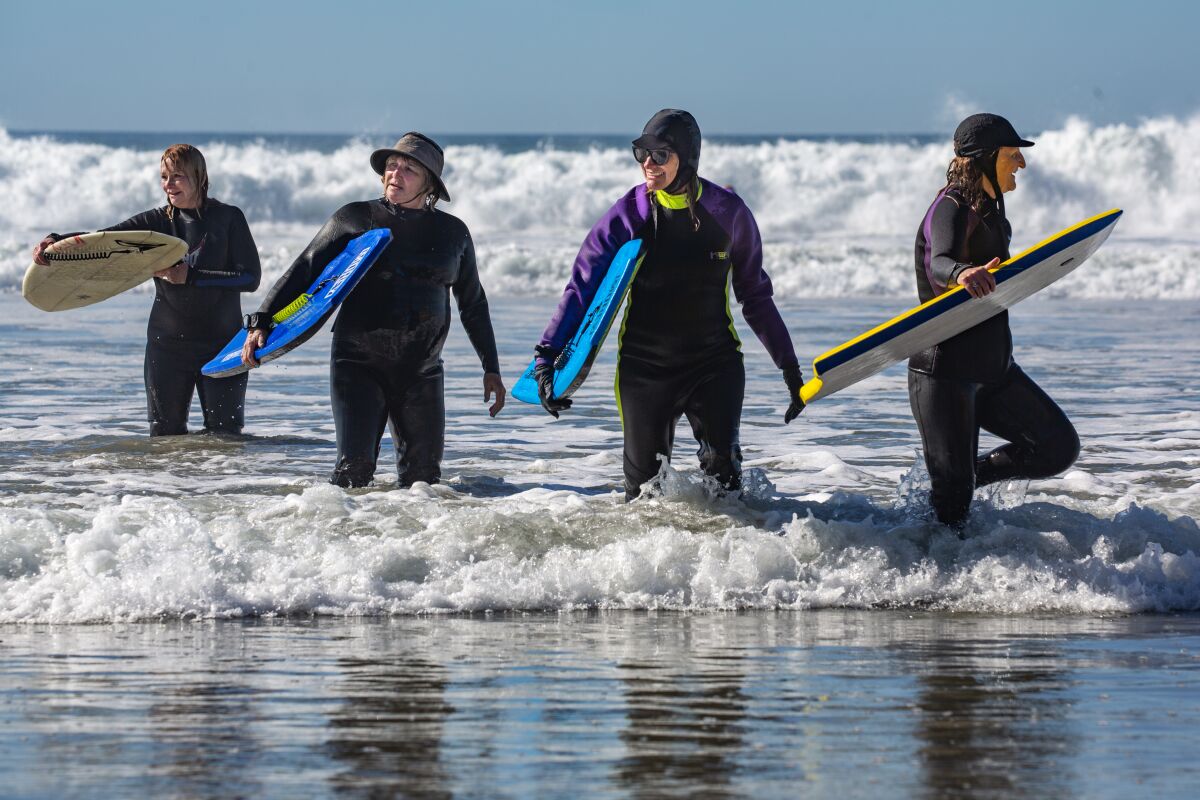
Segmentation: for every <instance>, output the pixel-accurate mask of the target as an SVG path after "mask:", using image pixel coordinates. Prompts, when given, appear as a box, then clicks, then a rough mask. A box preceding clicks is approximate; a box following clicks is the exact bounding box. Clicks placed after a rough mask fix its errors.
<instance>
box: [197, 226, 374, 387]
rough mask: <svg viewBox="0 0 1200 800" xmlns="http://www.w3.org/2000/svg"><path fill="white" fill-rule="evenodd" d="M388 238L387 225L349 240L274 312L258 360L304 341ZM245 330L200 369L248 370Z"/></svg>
mask: <svg viewBox="0 0 1200 800" xmlns="http://www.w3.org/2000/svg"><path fill="white" fill-rule="evenodd" d="M391 241H392V232H391V231H390V230H388V229H387V228H375V229H374V230H370V231H367V232H366V233H364V234H363V235H362V236H359V237H357V238H355V239H352V240H351V241H350V244H348V245H346V249H345V250H343V251H342V252H341V253H339V254H338V255H337V256H336V257H335V258H334V259H333V260H332V261H330V262H329V264H327V265H326V267H325V269H323V270H321V274H320V275H318V276H317V279H316V280H315V281H313V283H312V286H309V287H308V290H307V291H305V292H304V294H302V295H300V296H299V297H297V298H296V299H295V300H293V301H292V302H291V303H289V304H288V305H287V306H286V307H285V308H284V309H282V310H281V311H279V312H278V313H276V314H275V316H274V317H273V319H274V320H275V327H274V328H272V329H271V333H270V335H269V336H268V337H267V341H266V344H264V345H263V346H262V347H261V348H259V349H258V350H257V351H256V352H255V356H256V357H257V358H258V360H259V363H261V364H265V363H267V362H268V361H274V360H275V359H277V358H279V357H280V356H282V355H283V354H285V353H288V352H290V351H292V350H294V349H296V348H297V347H299V346H300V345H302V344H304V343H305V342H306V341H308V340H309V339H310V338H312V336H313V335H314V334H316V332H317V331H319V330H321V326H322V325H324V324H325V320H327V319H329V317H330V316H331V315H332V314H333V312H334V311H336V310H337V307H338V306H339V305H341V303H342V301H343V300H345V299H346V298H347V297H348V296H349V295H350V292H351V291H353V290H354V287H355V286H357V285H358V282H359V281H360V280H362V277H363V275H366V274H367V270H369V269H370V268H371V266H372V265H373V264H374V263H375V260H376V259H378V258H379V254H380V253H382V252H383V250H384V248H386V247H387V246H388V245H389V244H391ZM245 343H246V331H238V333H237V335H236V336H234V337H233V339H232V340H230V342H229V344H227V345H225V348H224V349H223V350H222V351H221V352H220V353H218V354H217V355H216V357H215V358H213V360H212V361H209V362H208V363H207V364H205V365H204V367H203V368H202V369H201V372H203V373H204V374H205V375H208V376H211V377H214V378H227V377H229V376H231V375H237V374H238V373H240V372H245V371H246V370H248V369H250V367H248V366H247V365H246V364H244V363H243V362H242V346H243V345H244V344H245Z"/></svg>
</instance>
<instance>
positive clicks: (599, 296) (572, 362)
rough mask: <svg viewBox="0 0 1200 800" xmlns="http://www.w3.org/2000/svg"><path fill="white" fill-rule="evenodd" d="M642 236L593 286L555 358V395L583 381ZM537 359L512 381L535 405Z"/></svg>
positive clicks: (516, 392) (625, 288) (635, 263)
mask: <svg viewBox="0 0 1200 800" xmlns="http://www.w3.org/2000/svg"><path fill="white" fill-rule="evenodd" d="M641 250H642V240H641V239H634V240H632V241H629V242H626V243H625V244H624V245H622V247H621V249H620V250H618V251H617V254H616V255H615V256H613V260H612V263H611V264H610V265H609V267H608V271H607V272H606V273H605V274H604V280H602V281H601V282H600V286H599V288H597V290H596V296H595V297H593V298H592V302H591V303H590V304H589V305H588V309H587V313H585V314H584V316H583V321H582V322H581V323H580V325H579V330H577V331H576V332H575V335H574V336H572V337H571V339H570V341H568V342H567V345H566V347H564V348H563V351H562V353H561V354H560V355H559V357H558V358H557V359H555V361H554V396H555V397H557V398H566V397H570V396H571V395H572V394H574V393H575V391H576V390H577V389H578V388H579V387H580V386H582V385H583V382H584V380H585V379H586V378H587V376H588V373H589V372H590V371H591V368H592V363H593V362H594V361H595V360H596V355H597V354H598V353H599V352H600V348H601V347H602V346H603V345H604V339H605V338H606V337H607V336H608V331H609V328H611V327H612V323H613V319H615V318H616V315H617V311H618V310H619V309H620V308H621V302H622V301H623V300H624V299H625V295H626V294H628V292H629V284H630V283H631V282H632V281H633V276H634V275H635V274H636V273H637V269H638V267H639V266H640V265H641V263H642V255H641ZM536 366H537V359H536V358H535V359H534V360H532V361H530V362H529V366H528V367H526V368H525V372H523V373H522V374H521V377H520V378H519V379H517V382H516V383H515V384H514V385H513V388H512V395H513V397H515V398H517V399H518V400H521V401H522V402H525V403H532V404H533V405H538V404H539V403H540V402H541V401H540V400H539V399H538V387H537V381H536V380H534V377H533V370H534V367H536Z"/></svg>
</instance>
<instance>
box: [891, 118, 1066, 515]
mask: <svg viewBox="0 0 1200 800" xmlns="http://www.w3.org/2000/svg"><path fill="white" fill-rule="evenodd" d="M1032 146H1033V142H1030V141H1026V140H1025V139H1022V138H1021V137H1020V136H1019V135H1017V132H1016V130H1015V129H1014V128H1013V126H1012V125H1011V124H1010V123H1009V122H1008V120H1006V119H1004V118H1003V117H1000V116H997V115H995V114H975V115H973V116H970V117H967V118H966V119H965V120H963V121H962V123H961V124H960V125H959V126H958V129H957V130H956V131H955V132H954V155H955V158H954V160H952V161H951V162H950V167H949V169H948V170H947V172H946V186H945V188H943V189H942V191H941V192H939V193H938V196H937V198H936V199H935V200H934V201H933V205H931V206H930V207H929V211H927V212H926V214H925V219H924V220H923V221H922V223H921V227H920V229H919V230H918V231H917V243H916V278H917V294H918V296H919V297H920V299H921V302H927V301H929V300H932V299H933V298H935V297H937V296H938V295H940V294H942V293H943V292H945V291H946V290H947V289H949V288H953V287H954V286H963V287H964V288H965V289H966V290H967V292H968V293H969V294H970V295H971V296H972V297H983V296H984V295H986V294H990V293H991V292H993V291H994V290H995V288H996V281H995V278H994V277H993V276H992V274H991V272H989V269H991V268H995V267H996V266H998V265H999V264H1000V262H1001V261H1003V260H1006V259H1008V257H1009V252H1008V246H1009V240H1010V239H1011V238H1012V226H1011V225H1009V223H1008V220H1007V219H1006V218H1005V215H1004V192H1011V191H1012V190H1013V189H1015V188H1016V187H1017V180H1016V173H1017V170H1019V169H1021V168H1023V167H1024V166H1025V159H1024V157H1023V156H1022V155H1021V150H1020V148H1022V147H1032ZM996 187H999V191H997V189H996ZM908 370H909V372H908V394H909V402H910V404H911V406H912V412H913V417H915V418H916V421H917V427H918V428H920V431H921V442H922V444H923V445H924V448H925V463H926V465H927V466H928V468H929V478H930V483H931V491H930V498H929V499H930V502H931V504H932V505H933V508H934V511H935V512H936V513H937V517H938V519H939V520H940V521H941V522H943V523H945V524H947V525H954V526H960V525H962V524H963V523H964V522H965V521H966V518H967V513H968V511H969V510H970V507H971V496H972V494H973V493H974V491H975V487H977V486H985V485H987V484H989V483H995V482H997V481H1002V480H1010V479H1013V478H1048V477H1050V476H1052V475H1056V474H1057V473H1059V472H1062V471H1063V470H1065V469H1066V468H1067V467H1069V466H1071V464H1072V463H1074V461H1075V459H1076V458H1077V457H1078V456H1079V437H1078V435H1077V434H1076V433H1075V428H1074V426H1072V425H1071V421H1070V420H1068V419H1067V416H1066V414H1064V413H1063V412H1062V409H1060V408H1059V407H1058V406H1057V405H1055V403H1054V401H1053V400H1051V399H1050V398H1049V397H1048V396H1047V395H1046V393H1045V392H1043V391H1042V390H1041V388H1039V387H1038V385H1037V384H1036V383H1034V382H1033V380H1032V379H1031V378H1030V377H1029V376H1028V375H1026V374H1025V373H1024V372H1023V371H1022V370H1021V368H1020V367H1019V366H1017V364H1016V362H1015V361H1013V357H1012V333H1011V332H1010V331H1009V328H1008V312H1007V311H1004V312H1001V313H1000V314H997V315H996V316H994V317H991V318H990V319H987V320H985V321H984V322H981V323H979V324H978V325H976V326H975V327H973V328H970V329H968V330H966V331H963V332H962V333H960V334H958V335H956V336H953V337H951V338H949V339H947V340H946V341H944V342H941V343H940V344H937V345H934V346H933V347H930V348H929V349H927V350H923V351H921V352H920V353H917V354H916V355H915V356H913V357H912V358H911V359H910V360H909V362H908ZM980 428H983V429H984V430H986V431H988V432H989V433H992V434H995V435H996V436H999V437H1000V438H1001V439H1005V440H1006V442H1007V443H1006V444H1004V445H1002V446H1000V447H998V448H996V449H995V450H992V451H991V452H990V453H987V454H986V455H984V456H979V455H978V449H979V429H980Z"/></svg>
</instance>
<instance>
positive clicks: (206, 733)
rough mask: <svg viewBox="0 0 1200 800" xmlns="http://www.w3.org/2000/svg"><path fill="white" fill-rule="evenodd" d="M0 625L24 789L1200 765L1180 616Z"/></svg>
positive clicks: (9, 768)
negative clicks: (1198, 763)
mask: <svg viewBox="0 0 1200 800" xmlns="http://www.w3.org/2000/svg"><path fill="white" fill-rule="evenodd" d="M0 639H2V640H3V641H2V643H3V651H2V653H3V655H0V667H2V668H3V674H4V675H5V678H4V682H3V687H4V688H3V690H2V697H3V703H2V705H0V726H2V728H3V731H4V736H3V739H2V741H3V744H0V771H2V772H3V773H4V774H6V775H7V776H9V778H8V780H9V785H8V787H7V789H8V791H7V792H6V794H8V793H11V794H12V795H13V796H21V797H84V796H97V795H108V796H117V795H122V796H129V795H146V794H149V795H152V796H161V797H229V796H255V797H289V796H315V797H332V796H352V797H360V796H361V797H447V798H448V797H534V796H536V797H573V796H586V797H639V798H642V797H644V798H651V797H685V796H705V797H784V796H787V797H794V796H796V795H797V794H798V793H799V794H804V795H809V796H837V797H868V796H876V795H880V794H885V795H905V796H924V797H1011V796H1091V797H1106V796H1114V797H1115V796H1128V795H1129V794H1130V793H1133V794H1136V795H1141V796H1146V795H1148V794H1151V793H1154V794H1157V795H1159V796H1172V795H1185V794H1186V793H1187V788H1188V787H1190V786H1193V785H1194V783H1195V780H1196V779H1197V777H1200V776H1198V774H1197V773H1198V770H1197V768H1196V767H1195V766H1194V761H1193V758H1192V753H1194V752H1195V750H1196V747H1197V745H1198V744H1200V725H1198V724H1197V723H1198V722H1200V693H1198V692H1197V691H1196V689H1197V688H1200V687H1198V685H1197V673H1198V670H1200V617H1197V616H1195V615H1192V616H1172V617H1166V616H1162V617H1128V618H1116V619H1094V618H1093V619H1078V618H1053V617H1050V618H1032V619H1031V618H1025V619H1015V618H995V617H975V616H954V615H939V614H916V615H913V614H904V613H896V612H878V611H874V612H855V611H823V612H808V613H777V614H776V613H767V614H762V613H755V614H729V615H717V614H713V615H681V614H665V613H664V614H655V613H629V612H622V613H591V614H574V615H570V614H562V615H557V614H544V615H504V616H486V617H433V618H398V619H381V620H353V621H340V620H334V619H318V620H315V621H270V620H264V621H251V622H196V623H179V622H172V623H164V624H142V625H121V626H75V627H66V626H5V627H2V628H0ZM113 654H117V655H113Z"/></svg>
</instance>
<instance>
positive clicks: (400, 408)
mask: <svg viewBox="0 0 1200 800" xmlns="http://www.w3.org/2000/svg"><path fill="white" fill-rule="evenodd" d="M373 228H389V229H391V231H392V236H393V239H392V242H391V244H389V245H388V246H387V248H386V249H385V250H384V251H383V253H382V255H380V257H379V260H378V261H377V262H376V263H375V265H374V266H373V267H371V269H370V270H369V271H368V272H367V274H366V275H365V276H364V277H363V279H362V281H361V282H360V283H359V284H358V286H356V287H355V289H354V291H353V292H351V293H350V296H349V297H347V298H346V301H345V302H344V303H343V304H342V308H341V311H340V312H339V314H338V318H337V323H336V324H335V325H334V329H333V354H332V359H331V364H330V395H331V400H332V404H333V415H334V423H335V427H336V429H337V444H338V459H337V464H336V465H335V467H334V470H333V474H332V476H331V477H330V482H332V483H336V484H338V485H339V486H365V485H366V484H368V483H370V481H371V479H372V478H373V477H374V474H375V464H376V461H377V460H378V458H379V445H380V440H381V438H382V436H383V431H384V428H385V426H387V425H388V423H389V421H390V424H391V433H392V442H393V444H394V445H395V448H396V465H397V469H398V471H399V473H400V483H401V484H402V485H405V486H408V485H411V484H412V483H414V482H416V481H426V482H429V483H436V482H437V481H438V479H439V478H440V476H441V461H442V452H443V449H444V440H445V428H446V414H445V409H444V401H443V370H442V358H441V354H442V345H443V344H444V343H445V341H446V335H447V334H448V333H449V331H450V291H451V290H453V292H454V297H455V299H456V300H457V303H458V315H459V319H460V320H461V321H462V324H463V327H464V328H465V329H466V331H467V336H468V337H469V338H470V340H471V344H472V345H473V346H474V348H475V352H476V353H477V354H478V356H479V359H480V362H481V363H482V366H483V371H484V372H485V373H487V372H494V373H499V372H500V361H499V358H498V356H497V354H496V339H495V335H494V334H493V332H492V322H491V317H490V315H489V312H488V302H487V296H486V295H485V294H484V291H483V286H482V285H481V284H480V282H479V270H478V267H477V265H476V263H475V247H474V244H473V243H472V242H471V234H470V232H469V231H468V230H467V226H466V225H464V224H463V223H462V222H461V221H460V220H459V219H458V218H456V217H453V216H451V215H449V214H446V213H444V212H442V211H438V210H436V209H435V210H425V209H419V210H414V209H406V208H400V207H398V206H395V205H393V204H391V203H389V202H387V201H386V200H383V199H379V200H370V201H365V202H358V203H350V204H348V205H345V206H342V207H341V208H340V209H338V211H337V212H336V213H335V214H334V215H333V217H331V218H330V220H329V221H328V222H326V223H325V227H323V228H322V229H321V231H320V233H318V234H317V236H316V238H315V239H313V240H312V242H311V243H310V244H309V246H308V248H307V249H306V250H305V251H304V252H303V253H301V254H300V257H299V258H297V259H296V261H295V263H294V264H292V266H291V268H290V269H288V271H287V272H286V273H285V274H284V275H283V276H282V277H281V278H280V279H279V281H278V282H277V283H276V284H275V286H274V287H273V288H272V289H271V292H270V293H269V294H268V295H267V297H266V299H265V300H264V301H263V304H262V307H261V308H260V310H261V311H263V312H267V313H271V314H273V313H275V312H277V311H279V310H280V309H281V308H283V307H284V306H286V305H287V304H288V303H290V302H291V301H292V300H294V299H295V298H296V297H297V296H298V295H299V294H300V293H301V292H303V291H304V290H305V289H307V288H308V286H309V285H310V284H311V283H312V281H313V280H315V279H316V277H317V275H319V274H320V272H321V270H322V269H324V267H325V265H326V264H328V263H329V261H330V260H332V259H333V258H334V257H335V256H337V255H338V253H340V252H341V251H342V250H343V249H345V247H346V245H347V244H348V243H349V242H350V240H351V239H353V238H354V237H356V236H360V235H362V234H363V233H365V232H366V231H368V230H371V229H373Z"/></svg>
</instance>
